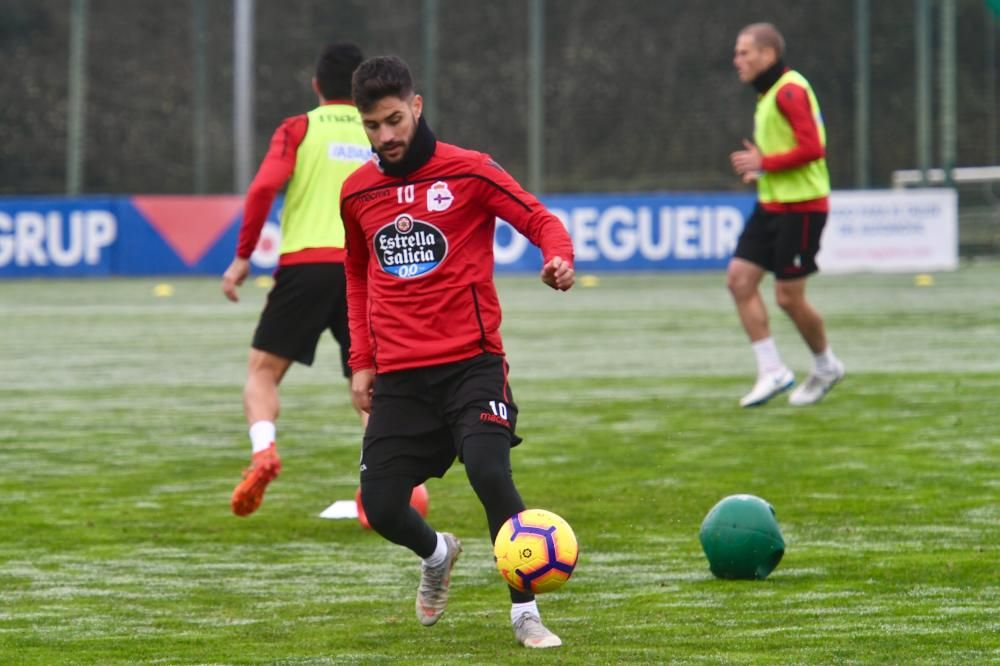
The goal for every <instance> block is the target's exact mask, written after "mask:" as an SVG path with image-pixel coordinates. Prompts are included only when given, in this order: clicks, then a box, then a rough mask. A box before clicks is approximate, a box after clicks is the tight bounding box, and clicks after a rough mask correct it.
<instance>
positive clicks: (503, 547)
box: [493, 509, 580, 594]
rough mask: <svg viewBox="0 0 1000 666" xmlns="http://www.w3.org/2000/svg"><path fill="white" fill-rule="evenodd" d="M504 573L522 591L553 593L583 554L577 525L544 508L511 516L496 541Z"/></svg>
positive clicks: (496, 552)
mask: <svg viewBox="0 0 1000 666" xmlns="http://www.w3.org/2000/svg"><path fill="white" fill-rule="evenodd" d="M493 555H494V556H495V558H496V562H497V569H498V570H499V571H500V575H501V576H503V577H504V579H505V580H506V581H507V582H508V583H510V585H511V586H512V587H514V588H516V589H518V590H521V591H522V592H532V593H534V594H541V593H543V592H551V591H553V590H555V589H558V588H559V587H562V585H563V583H565V582H566V581H568V580H569V577H570V576H572V575H573V570H574V569H575V568H576V563H577V560H578V559H579V557H580V546H579V544H578V543H577V540H576V535H575V534H574V533H573V528H571V527H570V526H569V523H567V522H566V521H565V520H563V519H562V518H560V517H559V516H557V515H556V514H554V513H552V512H551V511H546V510H544V509H525V510H524V511H521V512H520V513H516V514H514V515H513V516H511V517H510V518H508V519H507V522H505V523H504V524H503V526H502V527H501V528H500V532H499V533H498V534H497V538H496V541H495V542H494V543H493Z"/></svg>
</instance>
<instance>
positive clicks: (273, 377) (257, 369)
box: [230, 349, 292, 516]
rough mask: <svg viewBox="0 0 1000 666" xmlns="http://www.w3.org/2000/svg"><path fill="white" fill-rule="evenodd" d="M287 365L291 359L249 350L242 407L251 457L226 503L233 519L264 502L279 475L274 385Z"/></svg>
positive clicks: (278, 403) (255, 508) (249, 511)
mask: <svg viewBox="0 0 1000 666" xmlns="http://www.w3.org/2000/svg"><path fill="white" fill-rule="evenodd" d="M291 364H292V361H291V359H287V358H284V357H281V356H277V355H275V354H271V353H269V352H265V351H262V350H260V349H251V350H250V360H249V362H248V364H247V381H246V385H245V386H244V388H243V408H244V411H245V413H246V417H247V422H248V423H249V424H250V443H251V445H252V447H253V455H252V457H251V461H250V466H249V467H247V469H246V470H244V472H243V481H241V482H240V483H239V485H237V486H236V488H235V489H234V490H233V496H232V498H231V501H230V504H231V505H232V509H233V513H235V514H236V515H237V516H248V515H250V514H251V513H253V512H254V511H256V510H257V509H258V507H260V504H261V502H263V501H264V491H265V490H267V486H268V484H269V483H271V481H273V480H274V479H275V477H277V476H278V474H279V473H280V472H281V458H279V457H278V448H277V444H276V443H275V439H276V438H275V421H277V420H278V413H279V412H280V402H279V399H278V386H279V385H280V384H281V380H282V379H283V378H284V376H285V373H286V372H288V368H289V367H290V366H291Z"/></svg>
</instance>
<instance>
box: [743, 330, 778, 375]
mask: <svg viewBox="0 0 1000 666" xmlns="http://www.w3.org/2000/svg"><path fill="white" fill-rule="evenodd" d="M750 347H751V348H752V349H753V353H754V355H755V356H756V357H757V376H758V377H763V376H764V375H769V374H771V373H772V372H777V371H778V370H781V369H782V368H784V367H785V364H784V362H783V361H782V360H781V355H779V354H778V345H777V344H775V342H774V338H772V337H770V336H768V337H766V338H764V339H762V340H758V341H757V342H753V343H751V344H750Z"/></svg>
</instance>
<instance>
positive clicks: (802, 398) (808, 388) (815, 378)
mask: <svg viewBox="0 0 1000 666" xmlns="http://www.w3.org/2000/svg"><path fill="white" fill-rule="evenodd" d="M845 374H847V370H846V369H845V368H844V364H843V363H841V362H840V361H839V360H838V361H837V362H836V364H835V365H834V366H833V372H830V373H823V374H820V373H818V372H816V370H815V369H814V370H813V371H812V372H810V373H809V377H808V379H806V381H805V382H803V383H802V385H801V386H799V387H798V388H796V389H795V390H794V391H792V394H791V395H790V396H788V404H790V405H795V406H796V407H802V406H805V405H812V404H815V403H817V402H819V401H820V400H822V399H823V396H824V395H826V394H827V393H829V392H830V389H832V388H833V387H834V386H836V385H837V382H839V381H840V380H841V379H843V378H844V375H845Z"/></svg>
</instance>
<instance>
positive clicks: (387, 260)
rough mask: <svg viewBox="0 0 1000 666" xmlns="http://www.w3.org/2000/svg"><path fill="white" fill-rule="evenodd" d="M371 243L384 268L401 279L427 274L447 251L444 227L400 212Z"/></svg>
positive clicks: (442, 259) (378, 232)
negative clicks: (442, 231)
mask: <svg viewBox="0 0 1000 666" xmlns="http://www.w3.org/2000/svg"><path fill="white" fill-rule="evenodd" d="M445 190H447V187H445ZM372 245H373V249H374V250H375V256H376V257H377V258H378V263H379V265H380V266H381V267H382V270H383V271H385V272H386V273H389V274H390V275H395V276H396V277H399V278H415V277H420V276H421V275H426V274H427V273H430V272H431V271H432V270H434V269H435V268H437V267H438V265H439V264H440V263H441V262H442V261H444V258H445V256H447V254H448V241H447V239H446V238H445V237H444V234H443V233H441V230H440V229H438V228H437V227H435V226H434V225H433V224H428V223H427V222H424V221H422V220H415V219H413V218H412V217H411V216H409V215H399V216H397V217H396V219H395V220H393V221H392V222H390V223H389V224H387V225H385V226H384V227H382V228H381V229H379V230H378V231H377V232H375V237H374V238H373V239H372Z"/></svg>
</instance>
